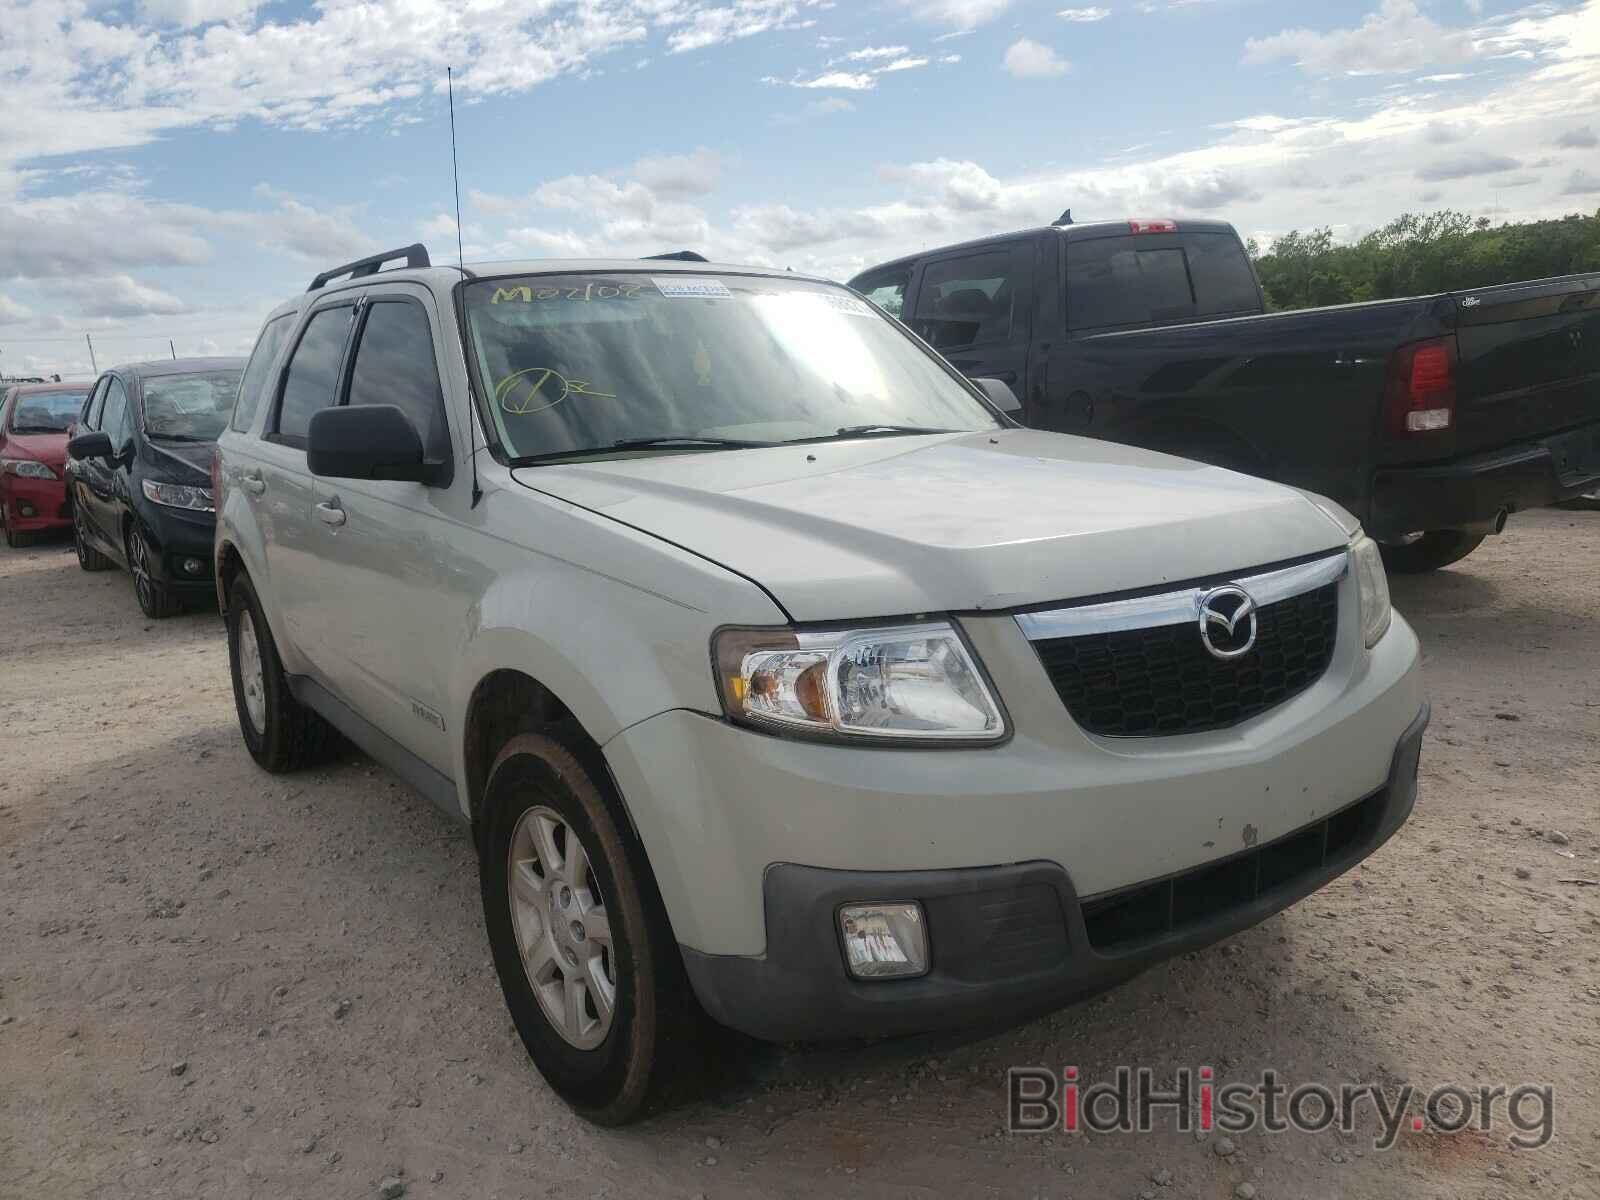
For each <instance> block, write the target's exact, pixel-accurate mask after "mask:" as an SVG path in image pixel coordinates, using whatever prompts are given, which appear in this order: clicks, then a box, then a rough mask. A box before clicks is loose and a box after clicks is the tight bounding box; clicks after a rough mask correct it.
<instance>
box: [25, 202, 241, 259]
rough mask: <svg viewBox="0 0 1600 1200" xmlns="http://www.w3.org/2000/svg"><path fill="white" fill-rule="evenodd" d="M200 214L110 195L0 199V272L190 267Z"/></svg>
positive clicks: (203, 255) (200, 240) (206, 250)
mask: <svg viewBox="0 0 1600 1200" xmlns="http://www.w3.org/2000/svg"><path fill="white" fill-rule="evenodd" d="M205 215H206V214H205V213H204V211H203V210H200V209H195V208H191V207H188V206H184V205H167V204H154V203H151V202H148V201H146V200H144V199H142V198H140V197H138V196H134V195H127V194H123V193H117V192H82V193H79V194H77V195H71V196H51V197H47V198H41V199H23V200H16V201H12V202H9V203H5V202H0V275H8V276H11V277H12V278H17V277H21V278H50V277H55V276H75V275H90V274H102V273H104V272H106V271H107V270H115V269H117V268H119V267H120V268H127V267H146V266H197V265H199V264H202V263H205V262H207V261H209V260H210V258H211V253H212V251H211V245H210V243H209V242H208V241H207V240H206V239H205V238H204V237H201V236H200V235H199V234H198V233H196V232H195V229H196V226H197V224H199V221H200V219H201V218H202V217H204V216H205Z"/></svg>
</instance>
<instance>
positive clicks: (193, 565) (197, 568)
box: [183, 558, 206, 575]
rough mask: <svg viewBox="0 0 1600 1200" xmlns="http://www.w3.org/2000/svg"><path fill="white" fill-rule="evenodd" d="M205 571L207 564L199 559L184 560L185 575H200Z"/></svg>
mask: <svg viewBox="0 0 1600 1200" xmlns="http://www.w3.org/2000/svg"><path fill="white" fill-rule="evenodd" d="M205 569H206V564H205V563H203V562H201V561H200V560H199V559H198V558H186V559H184V560H183V573H184V574H185V575H198V574H200V573H201V572H202V571H204V570H205Z"/></svg>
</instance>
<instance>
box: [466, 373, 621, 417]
mask: <svg viewBox="0 0 1600 1200" xmlns="http://www.w3.org/2000/svg"><path fill="white" fill-rule="evenodd" d="M568 396H593V397H594V398H595V399H597V400H615V399H616V396H615V395H613V394H612V393H610V392H597V391H595V390H594V386H593V385H592V384H590V383H589V382H588V381H587V380H583V379H568V378H567V377H566V376H564V375H562V374H561V373H560V372H558V371H553V370H551V369H550V368H549V367H529V368H528V369H527V370H525V371H518V372H517V373H516V374H515V375H507V376H506V377H505V378H504V379H502V380H501V381H500V382H499V383H497V384H496V385H495V389H494V401H495V403H496V404H498V405H499V406H500V411H501V412H504V413H509V414H511V415H512V416H514V417H525V416H528V415H529V414H530V413H537V412H543V411H545V409H547V408H554V407H555V406H556V405H558V404H560V403H561V402H562V401H563V400H565V399H566V398H567V397H568Z"/></svg>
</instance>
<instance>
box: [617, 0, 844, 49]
mask: <svg viewBox="0 0 1600 1200" xmlns="http://www.w3.org/2000/svg"><path fill="white" fill-rule="evenodd" d="M821 3H823V0H734V3H732V4H728V5H724V6H720V7H703V6H695V7H694V9H693V11H691V12H689V13H688V14H687V15H686V16H683V17H680V16H679V15H678V10H679V8H680V7H681V6H680V5H674V4H654V5H651V4H646V5H644V6H643V7H644V8H645V9H647V10H648V9H650V8H655V9H656V10H658V12H659V14H660V19H661V20H662V22H663V23H669V22H671V23H675V22H679V21H681V23H682V28H680V29H678V30H677V31H676V32H674V33H673V34H671V35H670V36H669V37H668V38H667V48H668V49H669V50H670V51H672V53H674V54H682V53H683V52H685V51H687V50H700V49H703V48H704V47H706V46H713V45H716V44H717V43H718V42H731V41H737V40H739V39H741V38H747V37H754V36H755V35H756V34H758V33H768V32H770V31H772V30H776V29H803V28H806V27H807V26H809V25H810V24H811V22H810V21H808V20H805V19H803V18H802V17H801V16H800V13H801V11H802V10H804V9H809V8H816V7H818V5H819V4H821Z"/></svg>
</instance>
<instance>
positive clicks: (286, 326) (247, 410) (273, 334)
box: [229, 313, 294, 433]
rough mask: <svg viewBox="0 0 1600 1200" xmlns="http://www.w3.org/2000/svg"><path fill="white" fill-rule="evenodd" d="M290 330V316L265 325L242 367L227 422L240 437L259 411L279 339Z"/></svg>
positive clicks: (292, 324)
mask: <svg viewBox="0 0 1600 1200" xmlns="http://www.w3.org/2000/svg"><path fill="white" fill-rule="evenodd" d="M293 328H294V314H293V313H284V314H283V316H281V317H274V318H273V319H272V320H270V321H268V322H267V323H266V325H265V326H264V327H263V328H262V330H261V336H260V337H258V338H257V339H256V348H255V349H254V350H252V351H251V352H250V361H249V362H247V363H246V364H245V367H244V378H242V379H241V380H240V381H239V399H238V400H237V401H235V403H234V406H233V419H232V420H231V421H230V422H229V424H230V425H231V426H232V427H233V428H234V429H237V430H238V431H239V432H240V433H244V432H245V431H246V430H248V429H249V428H250V423H251V422H252V421H254V420H255V418H256V409H258V408H260V407H261V394H262V392H263V391H264V390H265V389H266V386H267V373H268V372H269V371H270V370H271V369H272V364H273V363H274V362H276V361H277V360H278V351H279V350H281V349H283V339H284V338H286V337H288V336H289V330H291V329H293Z"/></svg>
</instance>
